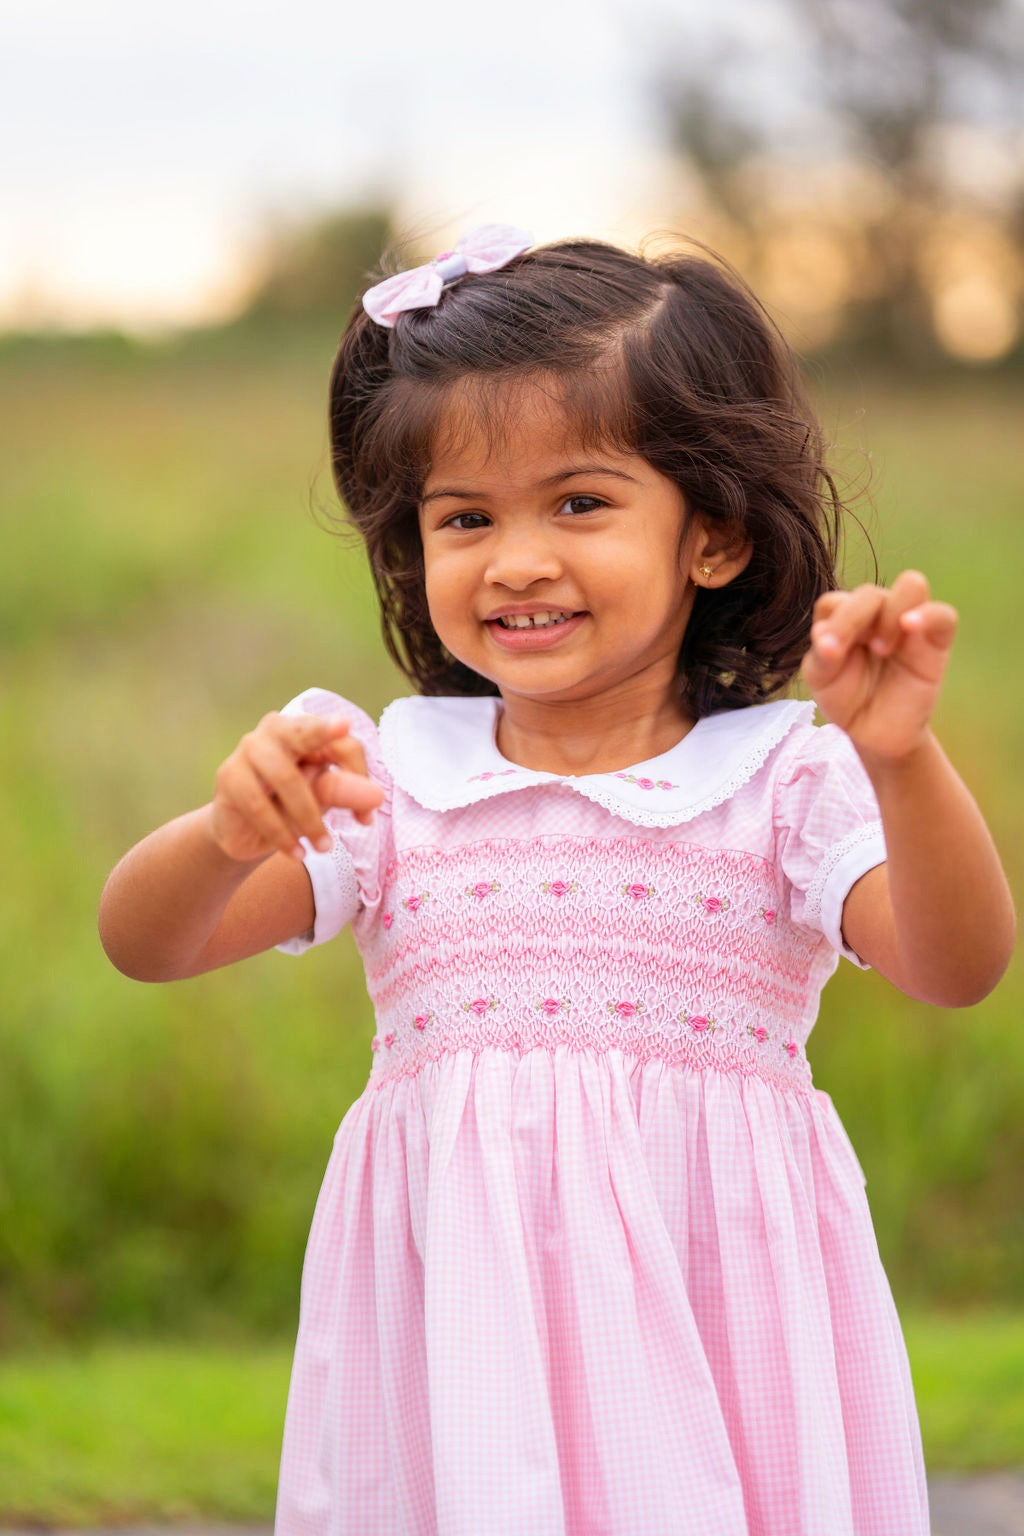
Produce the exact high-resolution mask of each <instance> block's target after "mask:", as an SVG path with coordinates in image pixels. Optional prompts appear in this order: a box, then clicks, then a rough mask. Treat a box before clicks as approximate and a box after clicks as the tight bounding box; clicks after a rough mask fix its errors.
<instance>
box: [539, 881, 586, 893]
mask: <svg viewBox="0 0 1024 1536" xmlns="http://www.w3.org/2000/svg"><path fill="white" fill-rule="evenodd" d="M541 890H542V891H543V892H544V894H545V896H573V895H575V893H576V892H577V891H578V890H579V886H578V885H577V884H576V881H575V880H574V881H573V882H572V884H571V885H570V884H569V882H568V881H566V880H545V881H544V884H543V885H542V886H541Z"/></svg>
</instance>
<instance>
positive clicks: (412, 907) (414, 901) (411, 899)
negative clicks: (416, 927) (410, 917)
mask: <svg viewBox="0 0 1024 1536" xmlns="http://www.w3.org/2000/svg"><path fill="white" fill-rule="evenodd" d="M429 900H430V892H429V891H420V892H419V894H418V895H416V896H407V897H406V898H405V900H404V901H403V902H402V906H403V907H406V908H407V909H408V911H410V912H418V911H419V909H420V907H422V905H423V903H424V902H425V901H429Z"/></svg>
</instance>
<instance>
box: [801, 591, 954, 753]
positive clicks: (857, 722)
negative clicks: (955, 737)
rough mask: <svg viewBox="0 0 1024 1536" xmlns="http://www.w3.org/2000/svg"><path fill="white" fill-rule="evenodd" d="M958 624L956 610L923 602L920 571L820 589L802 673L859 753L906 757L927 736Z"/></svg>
mask: <svg viewBox="0 0 1024 1536" xmlns="http://www.w3.org/2000/svg"><path fill="white" fill-rule="evenodd" d="M956 626H957V612H956V609H955V608H951V607H950V606H949V604H948V603H936V602H931V601H930V600H929V588H928V582H927V580H926V579H925V577H924V576H922V575H921V572H920V571H903V572H902V573H901V574H900V575H899V576H897V578H896V580H895V581H894V582H893V584H892V587H891V588H890V589H889V590H886V588H885V587H874V586H862V587H855V588H854V589H853V591H852V592H826V593H825V595H824V596H823V597H820V598H819V599H818V601H817V603H816V604H815V605H814V622H813V624H812V625H811V648H810V650H809V651H808V652H807V654H806V656H805V657H804V660H803V665H802V666H801V669H800V671H801V676H802V677H803V679H804V682H805V683H806V684H807V686H808V688H809V689H810V690H811V693H812V694H813V695H814V698H815V701H816V703H817V705H818V708H819V709H820V710H821V712H822V714H823V715H824V716H825V718H826V719H827V720H830V721H831V722H832V723H833V724H834V725H838V726H840V727H841V728H842V729H843V730H844V731H846V733H847V735H848V736H849V737H850V738H851V740H852V741H853V744H854V746H855V747H856V748H857V750H858V751H859V752H861V753H862V754H864V755H867V756H872V757H875V758H882V759H889V760H894V759H898V758H902V757H906V756H907V755H908V754H909V753H911V752H913V751H914V749H915V748H916V747H918V746H920V745H921V744H922V742H923V741H924V739H925V737H926V735H927V732H928V722H929V720H930V719H931V715H932V711H933V709H934V708H935V701H936V699H937V698H938V695H939V689H940V687H941V685H942V677H943V673H944V672H945V670H946V662H947V660H948V657H949V651H950V647H951V646H952V644H953V636H954V635H955V633H956Z"/></svg>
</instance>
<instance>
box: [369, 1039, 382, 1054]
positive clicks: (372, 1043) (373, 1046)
mask: <svg viewBox="0 0 1024 1536" xmlns="http://www.w3.org/2000/svg"><path fill="white" fill-rule="evenodd" d="M379 1045H380V1041H379V1040H378V1039H377V1036H376V1035H374V1037H373V1039H372V1040H371V1041H370V1050H371V1051H375V1050H376V1049H377V1047H378V1046H379Z"/></svg>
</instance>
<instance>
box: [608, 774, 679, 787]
mask: <svg viewBox="0 0 1024 1536" xmlns="http://www.w3.org/2000/svg"><path fill="white" fill-rule="evenodd" d="M615 778H617V779H625V781H626V783H627V784H635V785H636V786H637V788H638V789H678V788H679V785H678V784H672V783H670V782H669V780H668V779H638V778H637V776H636V774H635V773H617V774H615Z"/></svg>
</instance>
